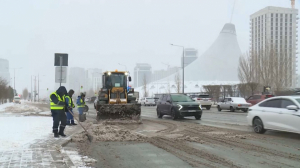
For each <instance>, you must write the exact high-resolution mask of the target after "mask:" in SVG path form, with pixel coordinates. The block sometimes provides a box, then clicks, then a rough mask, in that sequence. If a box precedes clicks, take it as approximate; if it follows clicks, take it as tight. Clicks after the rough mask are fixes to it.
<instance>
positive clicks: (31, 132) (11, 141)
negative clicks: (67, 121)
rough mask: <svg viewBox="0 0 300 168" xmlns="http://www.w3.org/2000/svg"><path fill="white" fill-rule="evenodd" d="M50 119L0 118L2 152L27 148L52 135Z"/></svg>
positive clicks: (0, 148)
mask: <svg viewBox="0 0 300 168" xmlns="http://www.w3.org/2000/svg"><path fill="white" fill-rule="evenodd" d="M51 128H52V118H50V117H0V132H1V134H2V135H3V136H0V150H7V149H17V148H23V147H26V146H24V145H29V144H30V142H33V141H34V140H35V139H43V138H47V137H48V136H49V135H50V134H51Z"/></svg>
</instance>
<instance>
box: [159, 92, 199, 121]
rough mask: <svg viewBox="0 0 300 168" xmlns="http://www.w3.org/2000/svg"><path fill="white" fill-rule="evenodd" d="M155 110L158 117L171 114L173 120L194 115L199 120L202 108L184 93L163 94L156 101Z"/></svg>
mask: <svg viewBox="0 0 300 168" xmlns="http://www.w3.org/2000/svg"><path fill="white" fill-rule="evenodd" d="M156 112H157V117H158V118H162V117H163V115H171V116H172V119H173V120H175V119H177V118H183V117H185V116H195V118H196V120H200V119H201V115H202V108H201V105H199V104H198V103H196V102H195V101H194V100H193V99H191V98H190V97H189V96H187V95H185V94H179V93H178V94H163V95H162V96H161V97H160V98H159V100H158V101H157V107H156Z"/></svg>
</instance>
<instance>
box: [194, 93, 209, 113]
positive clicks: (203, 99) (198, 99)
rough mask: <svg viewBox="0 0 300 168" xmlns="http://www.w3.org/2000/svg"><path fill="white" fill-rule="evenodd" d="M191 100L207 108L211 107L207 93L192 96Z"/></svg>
mask: <svg viewBox="0 0 300 168" xmlns="http://www.w3.org/2000/svg"><path fill="white" fill-rule="evenodd" d="M193 100H195V102H197V103H199V104H201V106H202V107H205V108H206V109H207V110H209V109H210V108H211V105H212V102H211V98H210V97H209V95H207V94H202V95H198V96H197V97H194V98H193Z"/></svg>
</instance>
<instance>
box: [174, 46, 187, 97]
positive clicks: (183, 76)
mask: <svg viewBox="0 0 300 168" xmlns="http://www.w3.org/2000/svg"><path fill="white" fill-rule="evenodd" d="M171 45H172V46H176V47H181V48H182V50H183V53H182V93H184V55H185V53H184V46H180V45H175V44H171Z"/></svg>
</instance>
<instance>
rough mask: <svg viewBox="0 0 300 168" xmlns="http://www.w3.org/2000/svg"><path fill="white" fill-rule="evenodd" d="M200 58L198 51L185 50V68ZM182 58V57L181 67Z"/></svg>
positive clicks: (192, 49)
mask: <svg viewBox="0 0 300 168" xmlns="http://www.w3.org/2000/svg"><path fill="white" fill-rule="evenodd" d="M197 58H198V51H197V50H196V49H194V48H186V49H184V67H186V66H187V65H189V64H190V63H192V62H194V61H195V60H196V59H197ZM182 64H183V62H182V57H181V65H182Z"/></svg>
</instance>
